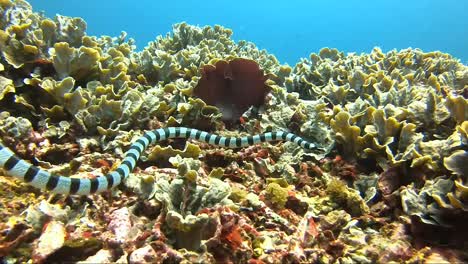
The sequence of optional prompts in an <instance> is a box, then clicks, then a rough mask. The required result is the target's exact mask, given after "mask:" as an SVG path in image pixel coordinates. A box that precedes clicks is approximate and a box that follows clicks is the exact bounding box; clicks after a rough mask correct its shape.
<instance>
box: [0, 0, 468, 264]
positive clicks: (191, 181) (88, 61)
mask: <svg viewBox="0 0 468 264" xmlns="http://www.w3.org/2000/svg"><path fill="white" fill-rule="evenodd" d="M0 12H1V14H2V15H1V16H0V52H1V56H0V142H1V143H2V144H3V145H4V146H7V147H9V148H11V149H12V150H13V151H14V152H15V153H16V154H17V155H18V156H20V157H21V158H23V159H25V160H28V161H29V162H31V163H32V164H34V165H36V166H39V167H41V168H43V169H45V170H48V171H50V172H52V173H58V174H61V175H67V176H71V177H79V178H94V177H97V176H99V175H102V174H105V173H107V172H109V171H111V170H113V169H115V168H116V167H117V166H118V165H119V162H120V160H121V159H122V157H123V153H124V152H125V151H126V150H128V148H129V146H130V144H131V142H132V141H133V140H134V139H136V138H138V137H139V136H141V135H142V134H143V133H144V131H146V130H151V129H156V128H160V127H167V126H186V127H193V128H199V129H203V130H206V131H209V132H212V133H216V134H219V135H223V136H231V137H236V136H245V135H252V134H257V133H262V132H266V131H272V130H284V131H290V132H293V133H295V134H297V135H300V136H301V137H303V138H304V139H306V140H308V141H311V142H313V143H314V144H316V145H317V148H316V149H315V150H313V151H305V150H303V149H301V148H300V147H298V146H296V145H294V144H292V143H282V142H276V143H275V142H274V143H262V144H258V145H255V146H250V147H246V148H242V149H225V148H221V147H217V146H211V145H209V144H207V143H200V142H195V141H188V142H187V141H186V140H183V139H173V140H168V141H162V142H160V143H159V144H158V145H155V146H151V147H150V148H149V149H148V150H146V151H145V152H144V154H143V156H142V157H141V159H140V161H139V162H138V164H137V168H136V169H135V170H134V172H133V173H132V174H131V175H130V177H129V178H128V179H127V181H126V182H125V183H124V184H122V185H121V186H119V188H117V189H114V190H110V191H107V192H104V193H103V194H100V195H89V196H83V197H80V196H75V195H71V196H65V195H54V194H51V193H48V192H47V191H40V190H36V189H33V188H32V187H30V186H28V185H26V184H24V183H23V182H20V181H18V180H15V179H12V178H11V177H8V176H7V174H6V173H5V171H4V170H3V169H0V206H1V210H0V262H5V263H15V262H20V263H21V262H28V261H32V262H34V263H51V262H80V261H82V262H86V263H109V262H118V263H163V262H164V263H216V262H217V263H377V262H380V263H388V262H392V261H393V262H408V263H455V262H468V254H467V253H466V252H468V244H467V242H466V237H467V236H468V228H467V225H466V223H467V221H468V179H467V176H468V171H467V170H468V167H467V164H468V154H467V153H468V152H467V151H468V147H467V146H468V121H467V117H468V101H467V97H468V67H467V66H466V65H463V64H462V63H460V62H459V61H458V60H457V59H455V58H453V57H451V56H450V55H449V54H444V53H441V52H437V51H436V52H423V51H421V50H419V49H406V50H400V51H396V50H393V51H390V52H387V53H383V52H382V51H381V50H380V49H379V48H375V49H374V50H372V51H371V52H370V53H368V54H347V55H345V54H344V53H342V52H340V51H338V50H336V49H330V48H324V49H322V50H321V51H320V52H319V53H318V54H314V53H313V54H311V55H310V56H309V58H305V59H302V60H301V61H299V62H298V63H297V64H296V65H295V66H294V67H290V66H288V65H281V64H280V63H279V62H278V61H277V60H276V58H275V57H274V56H273V55H271V54H268V53H267V52H266V51H264V50H259V49H258V48H256V46H255V45H254V44H253V43H249V42H246V41H239V42H235V41H233V40H232V39H231V35H232V31H231V30H229V29H226V28H223V27H222V26H213V27H209V26H207V27H203V28H200V27H196V26H192V25H188V24H185V23H181V24H176V25H174V27H173V31H172V32H171V33H170V34H168V35H166V36H158V37H157V38H156V39H155V41H153V42H151V43H149V45H148V46H147V47H145V48H144V49H143V50H142V51H136V49H135V46H134V41H133V40H132V39H127V38H126V34H125V33H122V34H121V35H120V36H118V37H108V36H101V37H96V36H88V35H87V34H86V23H85V21H83V20H82V19H81V18H71V17H65V16H60V15H57V16H56V17H55V18H47V17H44V16H43V15H42V14H40V13H36V12H33V10H32V7H31V6H30V5H29V4H28V3H27V2H26V1H23V0H15V1H13V0H0ZM197 89H202V90H201V92H200V90H197ZM203 89H205V90H203Z"/></svg>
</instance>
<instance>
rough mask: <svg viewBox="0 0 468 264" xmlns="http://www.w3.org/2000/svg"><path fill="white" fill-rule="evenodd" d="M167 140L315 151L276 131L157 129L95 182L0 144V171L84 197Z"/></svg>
mask: <svg viewBox="0 0 468 264" xmlns="http://www.w3.org/2000/svg"><path fill="white" fill-rule="evenodd" d="M169 138H187V139H189V138H191V139H195V140H199V141H203V142H206V143H209V144H212V145H218V146H222V147H227V148H240V147H246V146H251V145H255V144H258V143H260V142H269V141H277V140H281V141H291V142H294V143H296V144H297V145H299V146H301V147H302V148H304V149H312V148H314V147H315V145H314V144H313V143H310V142H307V141H305V140H303V139H302V138H300V137H299V136H296V135H295V134H292V133H287V132H282V131H277V132H268V133H264V134H260V135H254V136H247V137H240V138H236V137H223V136H218V135H214V134H210V133H208V132H204V131H200V130H198V129H193V128H186V127H168V128H160V129H156V130H154V131H149V132H146V133H145V134H144V135H143V136H142V137H140V138H138V139H137V140H135V142H133V144H132V145H131V147H130V149H129V150H128V151H127V152H126V153H125V158H124V159H123V160H122V163H121V164H120V166H119V167H118V168H117V169H116V170H115V171H113V172H111V173H108V174H106V175H103V176H99V177H97V178H95V179H79V178H70V177H65V176H57V175H51V174H50V173H49V172H47V171H45V170H41V169H39V168H37V167H35V166H33V165H31V164H29V163H28V162H26V161H24V160H22V159H19V158H18V157H17V156H15V154H14V153H13V152H12V151H11V150H10V149H8V148H7V147H4V146H2V145H1V144H0V167H2V168H3V169H4V170H5V171H6V172H7V174H8V175H10V176H13V177H16V178H18V179H20V180H22V181H24V182H26V183H28V184H30V185H32V186H34V187H36V188H40V189H47V190H50V191H51V192H54V193H62V194H80V195H87V194H91V193H98V192H102V191H105V190H107V189H110V188H113V187H115V186H118V185H119V184H120V183H121V182H122V181H123V180H125V178H127V177H128V175H129V174H130V172H131V171H132V170H133V169H134V168H135V166H136V163H137V161H138V159H139V158H140V155H141V153H143V151H144V150H145V149H146V148H147V147H148V146H149V145H150V144H154V143H156V142H159V141H162V140H166V139H169Z"/></svg>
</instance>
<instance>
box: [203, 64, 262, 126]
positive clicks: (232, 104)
mask: <svg viewBox="0 0 468 264" xmlns="http://www.w3.org/2000/svg"><path fill="white" fill-rule="evenodd" d="M200 71H201V74H202V77H201V79H200V80H199V81H198V84H197V86H196V87H195V89H194V95H195V96H197V97H199V98H201V99H202V100H203V101H205V103H207V104H209V105H214V106H216V107H218V108H219V109H220V111H221V113H222V114H223V120H224V121H225V122H230V123H232V122H236V121H238V120H239V118H240V117H241V116H242V114H243V113H244V112H245V111H247V109H249V107H251V106H256V107H258V106H260V105H262V104H263V103H264V102H265V96H266V94H267V93H268V92H269V91H270V90H271V88H270V87H269V86H268V85H266V84H265V81H266V80H267V78H268V76H266V75H264V73H263V70H262V69H260V67H259V65H258V64H257V63H256V62H255V61H253V60H249V59H243V58H236V59H233V60H230V61H225V60H219V61H217V62H216V63H215V64H214V65H210V64H208V65H205V66H203V67H201V69H200Z"/></svg>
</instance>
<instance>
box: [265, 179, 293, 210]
mask: <svg viewBox="0 0 468 264" xmlns="http://www.w3.org/2000/svg"><path fill="white" fill-rule="evenodd" d="M288 196H289V194H288V189H287V188H283V187H281V186H280V185H279V184H278V183H276V182H272V183H270V184H268V185H267V187H266V189H265V198H266V199H267V201H268V202H271V203H272V204H273V205H274V206H275V207H276V208H278V209H283V208H284V206H285V204H286V202H287V201H288Z"/></svg>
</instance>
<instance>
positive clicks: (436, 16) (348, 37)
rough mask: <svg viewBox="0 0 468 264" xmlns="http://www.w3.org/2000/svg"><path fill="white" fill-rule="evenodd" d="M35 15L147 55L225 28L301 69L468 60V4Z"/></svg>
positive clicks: (143, 4)
mask: <svg viewBox="0 0 468 264" xmlns="http://www.w3.org/2000/svg"><path fill="white" fill-rule="evenodd" d="M29 2H30V3H31V4H32V5H33V8H34V9H35V10H36V11H41V10H42V11H44V12H45V14H46V15H47V16H48V17H53V16H54V15H55V14H57V13H58V14H62V15H66V16H79V17H82V18H84V19H85V20H86V22H87V24H88V30H87V33H88V35H110V36H118V35H119V34H120V32H121V31H122V30H124V31H126V32H127V33H128V36H129V37H132V38H134V39H135V40H136V42H137V47H138V49H142V48H143V47H144V46H146V44H147V43H148V42H149V41H152V40H154V39H155V37H156V36H157V35H161V34H162V35H165V34H166V33H167V32H169V31H171V25H172V24H174V23H177V22H182V21H186V22H188V23H189V24H194V25H200V26H203V25H214V24H219V25H222V26H225V27H228V28H231V29H232V30H233V31H234V35H233V38H234V39H235V40H240V39H245V40H248V41H251V42H254V43H255V44H256V45H257V46H258V47H260V48H262V49H267V50H268V51H269V52H270V53H273V54H274V55H275V56H276V57H277V58H278V59H279V60H280V61H281V62H282V63H288V64H290V65H294V64H295V63H296V62H297V61H298V60H299V58H301V57H308V56H309V54H310V53H311V52H318V51H319V50H320V49H321V48H322V47H334V48H338V49H339V50H342V51H345V52H358V53H361V52H370V51H371V50H372V48H373V47H374V46H379V47H381V48H382V49H383V50H384V51H388V50H391V49H394V48H396V49H403V48H408V47H413V48H420V49H422V50H423V51H432V50H441V51H443V52H447V53H450V54H452V55H453V56H455V57H457V58H459V59H460V60H461V61H462V62H463V63H465V64H467V62H468V18H467V17H468V16H467V15H466V14H467V13H468V1H467V0H444V1H440V0H419V1H418V0H406V1H403V0H373V1H372V0H296V1H294V0H289V1H274V0H270V1H264V0H249V1H246V0H236V1H200V0H197V1H193V0H190V1H156V0H146V1H128V0H119V1H115V0H114V1H111V0H99V1H97V0H80V1H78V0H67V1H63V0H30V1H29Z"/></svg>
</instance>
